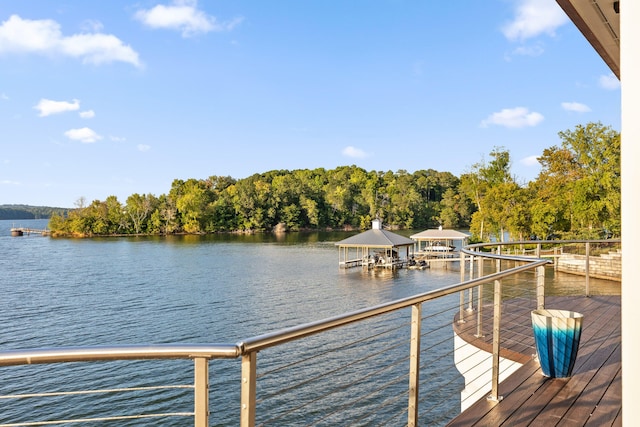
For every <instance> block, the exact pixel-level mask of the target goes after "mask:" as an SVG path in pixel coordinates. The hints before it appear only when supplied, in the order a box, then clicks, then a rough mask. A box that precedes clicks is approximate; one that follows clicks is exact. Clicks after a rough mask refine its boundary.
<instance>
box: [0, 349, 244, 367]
mask: <svg viewBox="0 0 640 427" xmlns="http://www.w3.org/2000/svg"><path fill="white" fill-rule="evenodd" d="M240 354H241V351H240V347H239V346H238V345H237V344H184V345H181V344H155V345H127V346H95V347H59V348H43V349H33V350H9V351H2V352H0V366H11V365H31V364H38V363H64V362H92V361H107V360H144V359H196V358H203V359H235V358H236V357H238V356H239V355H240Z"/></svg>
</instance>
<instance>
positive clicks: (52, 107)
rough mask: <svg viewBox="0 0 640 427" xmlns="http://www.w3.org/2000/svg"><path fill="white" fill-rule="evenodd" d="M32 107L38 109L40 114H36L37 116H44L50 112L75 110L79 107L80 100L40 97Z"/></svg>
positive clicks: (57, 112) (50, 113)
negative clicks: (57, 99) (56, 99)
mask: <svg viewBox="0 0 640 427" xmlns="http://www.w3.org/2000/svg"><path fill="white" fill-rule="evenodd" d="M33 108H34V109H36V110H38V111H40V114H38V116H40V117H46V116H50V115H52V114H59V113H64V112H67V111H75V110H77V109H79V108H80V101H78V100H77V99H74V100H73V102H67V101H53V100H51V99H45V98H42V99H41V100H40V102H38V105H36V106H35V107H33Z"/></svg>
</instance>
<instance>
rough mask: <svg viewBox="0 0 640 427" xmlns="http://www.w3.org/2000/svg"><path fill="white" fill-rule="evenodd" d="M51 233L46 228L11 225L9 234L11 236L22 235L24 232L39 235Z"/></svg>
mask: <svg viewBox="0 0 640 427" xmlns="http://www.w3.org/2000/svg"><path fill="white" fill-rule="evenodd" d="M50 233H51V231H50V230H47V229H38V228H28V227H13V228H11V235H12V236H13V237H18V236H24V235H25V234H26V235H27V236H28V235H30V234H39V235H41V236H48V235H49V234H50Z"/></svg>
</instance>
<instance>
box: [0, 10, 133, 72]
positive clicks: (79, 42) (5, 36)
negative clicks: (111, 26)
mask: <svg viewBox="0 0 640 427" xmlns="http://www.w3.org/2000/svg"><path fill="white" fill-rule="evenodd" d="M94 26H95V24H94ZM3 53H35V54H42V55H53V56H55V55H62V56H69V57H72V58H79V59H81V60H82V62H83V63H90V64H95V65H100V64H104V63H111V62H117V61H121V62H127V63H130V64H133V65H134V66H136V67H140V66H142V64H141V63H140V60H139V59H138V53H137V52H136V51H135V50H133V49H132V48H131V47H130V46H127V45H125V44H124V43H123V42H122V41H121V40H120V39H119V38H117V37H116V36H114V35H111V34H102V33H83V34H75V35H71V36H63V35H62V32H61V31H60V24H58V23H57V22H56V21H53V20H51V19H41V20H30V19H22V18H20V17H19V16H18V15H11V17H9V19H8V20H6V21H4V22H3V23H2V24H1V25H0V54H3Z"/></svg>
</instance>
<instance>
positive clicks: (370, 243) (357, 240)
mask: <svg viewBox="0 0 640 427" xmlns="http://www.w3.org/2000/svg"><path fill="white" fill-rule="evenodd" d="M413 244H414V241H413V240H411V239H409V238H408V237H404V236H400V235H399V234H395V233H392V232H390V231H387V230H380V229H372V230H367V231H364V232H362V233H360V234H356V235H355V236H351V237H348V238H346V239H344V240H341V241H339V242H337V243H336V246H357V247H371V248H372V247H379V248H390V247H396V246H410V245H413Z"/></svg>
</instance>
